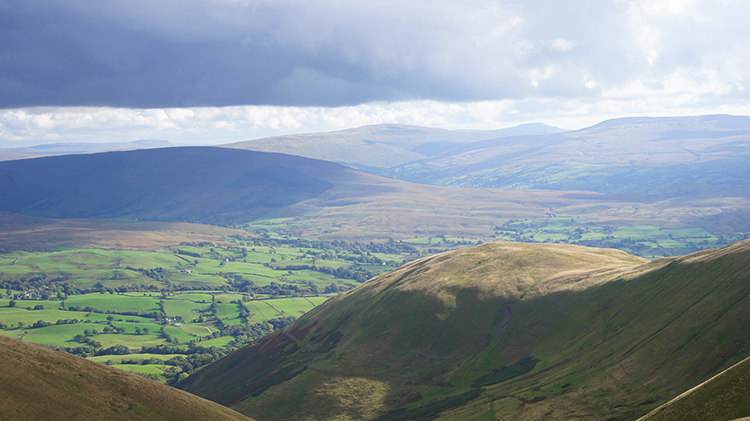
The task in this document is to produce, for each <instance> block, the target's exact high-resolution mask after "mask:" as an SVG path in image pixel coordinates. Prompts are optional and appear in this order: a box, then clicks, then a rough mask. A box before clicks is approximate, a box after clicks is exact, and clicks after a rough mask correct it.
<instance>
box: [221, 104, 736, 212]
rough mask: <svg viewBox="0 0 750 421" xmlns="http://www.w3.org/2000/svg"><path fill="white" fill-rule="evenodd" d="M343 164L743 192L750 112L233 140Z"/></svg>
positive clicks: (413, 175) (444, 177) (450, 175)
mask: <svg viewBox="0 0 750 421" xmlns="http://www.w3.org/2000/svg"><path fill="white" fill-rule="evenodd" d="M226 146H227V147H232V148H242V149H253V150H262V151H268V152H285V153H293V154H295V155H302V156H307V157H313V158H318V159H326V160H329V161H334V162H339V163H343V164H345V165H348V166H351V167H354V168H359V169H362V170H365V171H369V172H372V173H374V174H379V175H384V176H387V177H392V178H397V179H401V180H406V181H412V182H418V183H425V184H433V185H444V186H460V187H491V188H501V189H551V190H560V191H581V190H583V191H593V192H598V193H607V194H609V193H632V192H641V193H648V194H649V195H650V196H652V197H654V198H660V199H664V198H669V197H685V196H694V195H698V194H702V195H705V194H710V195H713V196H717V195H720V194H721V195H726V194H732V195H738V194H739V195H742V196H745V197H747V196H748V194H749V193H750V190H748V184H749V183H748V181H749V180H750V159H749V158H750V117H745V116H729V115H709V116H696V117H659V118H649V117H631V118H621V119H614V120H607V121H604V122H602V123H599V124H597V125H594V126H592V127H588V128H584V129H581V130H575V131H567V132H561V131H560V130H554V128H550V127H549V126H543V125H541V126H540V125H529V126H524V127H519V128H515V129H505V130H498V131H475V132H468V131H464V132H462V131H447V130H437V129H427V128H420V127H415V126H399V125H388V126H367V127H361V128H358V129H351V130H345V131H341V132H331V133H317V134H309V135H296V136H280V137H275V138H269V139H260V140H252V141H247V142H241V143H236V144H231V145H226Z"/></svg>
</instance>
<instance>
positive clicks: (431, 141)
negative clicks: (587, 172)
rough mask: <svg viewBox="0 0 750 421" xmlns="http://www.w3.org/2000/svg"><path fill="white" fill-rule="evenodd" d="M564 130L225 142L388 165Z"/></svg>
mask: <svg viewBox="0 0 750 421" xmlns="http://www.w3.org/2000/svg"><path fill="white" fill-rule="evenodd" d="M560 131H562V130H560V129H557V128H555V127H551V126H547V125H544V124H527V125H521V126H518V127H514V128H510V129H503V130H445V129H432V128H428V127H419V126H408V125H403V124H378V125H373V126H364V127H358V128H354V129H348V130H341V131H336V132H325V133H309V134H298V135H286V136H276V137H270V138H264V139H255V140H248V141H245V142H238V143H232V144H229V145H225V146H226V147H229V148H235V149H248V150H254V151H263V152H281V153H287V154H291V155H300V156H305V157H308V158H315V159H323V160H326V161H333V162H338V163H341V164H345V165H348V166H351V167H353V168H360V169H365V168H370V169H373V170H376V169H377V168H390V167H394V166H397V165H401V164H405V163H407V162H411V161H416V160H420V159H426V158H429V157H433V156H435V155H437V154H439V153H440V152H443V151H445V150H450V149H455V148H456V147H458V146H460V145H464V144H467V143H473V142H477V141H482V140H487V139H495V138H498V137H504V136H513V135H522V134H527V135H529V134H530V135H539V134H549V133H557V132H560Z"/></svg>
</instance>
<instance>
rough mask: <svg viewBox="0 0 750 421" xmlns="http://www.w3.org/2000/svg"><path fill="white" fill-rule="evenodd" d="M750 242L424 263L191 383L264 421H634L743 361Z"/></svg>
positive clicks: (518, 252)
mask: <svg viewBox="0 0 750 421" xmlns="http://www.w3.org/2000/svg"><path fill="white" fill-rule="evenodd" d="M748 316H750V242H748V241H745V242H742V243H737V244H735V245H733V246H730V247H727V248H724V249H720V250H714V251H708V252H702V253H698V254H695V255H690V256H686V257H683V258H677V259H661V260H658V261H655V262H651V263H645V262H644V261H643V260H641V259H639V258H636V257H633V256H630V255H627V254H625V253H622V252H618V251H615V250H604V249H591V248H585V247H576V246H565V245H550V244H515V243H493V244H485V245H482V246H478V247H474V248H471V249H465V250H460V251H455V252H449V253H444V254H441V255H437V256H434V257H430V258H425V259H421V260H418V261H415V262H413V263H411V264H407V265H405V266H403V267H402V268H400V269H398V270H396V271H394V272H392V273H390V274H387V275H383V276H381V277H378V278H375V279H373V280H371V281H369V282H367V283H366V284H364V285H363V286H361V287H360V288H357V289H355V290H353V291H350V292H348V293H346V294H342V295H339V296H338V297H336V298H335V299H332V300H329V301H328V302H327V303H326V304H324V305H321V306H319V307H317V308H316V309H315V310H314V311H311V312H310V313H308V314H307V315H305V316H304V317H302V318H300V319H299V320H298V321H297V322H295V323H294V324H293V325H291V326H289V327H287V328H286V329H284V330H283V331H281V332H277V333H276V334H273V335H270V336H269V337H267V338H265V339H264V340H262V341H260V342H259V343H257V344H255V345H253V346H250V347H248V348H245V349H243V350H240V351H237V352H235V353H234V354H231V355H230V356H228V357H227V358H225V359H223V360H222V361H219V362H217V363H216V364H214V365H212V366H209V367H207V368H206V369H204V370H202V371H201V372H199V373H197V374H195V375H193V376H191V377H190V378H188V379H187V380H186V381H185V382H184V383H183V384H182V385H181V387H182V388H185V389H186V390H188V391H191V392H193V393H196V394H198V395H200V396H204V397H207V398H209V399H211V400H214V401H217V402H220V403H222V404H225V405H227V406H230V407H232V408H234V409H237V410H238V411H240V412H242V413H245V414H248V415H251V416H254V417H257V418H261V419H269V420H273V419H310V420H317V419H384V420H385V419H391V420H398V419H433V418H437V419H446V420H449V419H486V418H490V417H492V416H494V417H496V418H498V419H524V420H542V419H545V420H547V419H591V420H594V419H596V420H600V419H611V420H631V419H635V418H637V417H638V416H641V415H643V414H645V413H646V412H648V411H649V410H651V409H653V408H654V407H656V406H657V405H659V404H660V403H663V402H665V401H666V400H668V399H670V398H672V397H674V396H676V395H678V394H679V393H682V392H684V391H685V390H687V389H689V388H690V387H692V386H693V385H695V384H698V383H700V382H702V381H705V380H706V379H708V378H709V377H711V376H712V375H715V374H716V373H718V372H719V371H721V370H723V369H725V368H727V367H729V366H731V365H732V364H734V363H736V362H737V361H739V360H740V359H742V358H744V357H746V356H747V355H748V354H750V343H748V341H747V336H746V332H747V329H748V322H747V320H750V317H748Z"/></svg>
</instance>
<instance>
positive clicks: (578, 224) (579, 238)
mask: <svg viewBox="0 0 750 421" xmlns="http://www.w3.org/2000/svg"><path fill="white" fill-rule="evenodd" d="M495 238H497V239H499V240H506V241H520V242H543V243H567V244H580V245H585V246H592V247H604V248H616V249H620V250H623V251H626V252H628V253H630V254H634V255H637V256H641V257H646V258H657V257H667V256H679V255H684V254H689V253H692V252H695V251H699V250H705V249H712V248H717V247H723V246H726V245H728V244H730V243H732V242H734V241H737V240H739V239H741V238H725V237H723V236H716V235H714V234H712V233H710V232H708V231H706V230H705V229H703V228H698V227H693V228H679V229H671V228H664V227H660V226H658V225H620V226H610V225H606V224H603V223H601V222H600V221H598V220H597V219H595V218H561V217H552V218H543V219H534V220H516V221H514V220H511V221H508V222H506V223H504V224H502V225H500V226H496V227H495Z"/></svg>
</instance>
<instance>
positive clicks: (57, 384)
mask: <svg viewBox="0 0 750 421" xmlns="http://www.w3.org/2000/svg"><path fill="white" fill-rule="evenodd" d="M0 355H2V358H0V420H53V419H54V420H175V421H177V420H248V418H247V417H245V416H243V415H241V414H238V413H236V412H234V411H232V410H230V409H228V408H225V407H223V406H221V405H217V404H216V403H214V402H211V401H207V400H205V399H202V398H199V397H197V396H194V395H191V394H189V393H185V392H183V391H181V390H176V389H173V388H171V387H168V386H165V385H163V384H161V383H157V382H155V381H153V380H149V379H147V378H145V377H141V376H139V375H136V374H132V373H128V372H125V371H122V370H118V369H116V368H112V367H109V366H106V365H103V364H99V363H95V362H92V361H88V360H85V359H83V358H80V357H76V356H73V355H70V354H67V353H64V352H57V351H51V350H49V349H45V348H41V347H38V346H36V345H31V344H28V343H25V342H22V341H19V340H17V339H13V338H9V337H7V336H3V335H0Z"/></svg>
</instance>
